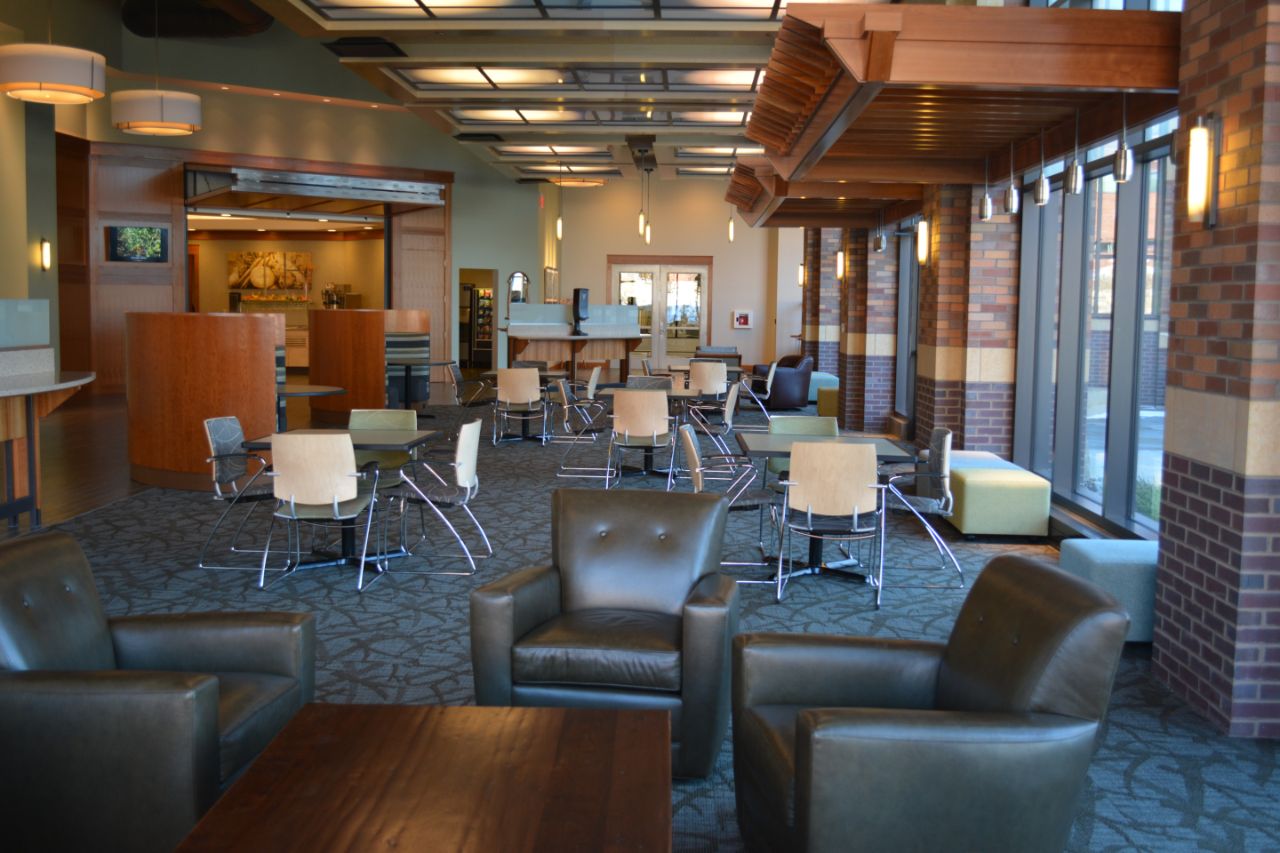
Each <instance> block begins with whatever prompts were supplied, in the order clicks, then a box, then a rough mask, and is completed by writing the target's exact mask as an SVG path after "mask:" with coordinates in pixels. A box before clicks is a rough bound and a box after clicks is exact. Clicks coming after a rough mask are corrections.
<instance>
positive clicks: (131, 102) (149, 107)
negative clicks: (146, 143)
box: [111, 89, 201, 136]
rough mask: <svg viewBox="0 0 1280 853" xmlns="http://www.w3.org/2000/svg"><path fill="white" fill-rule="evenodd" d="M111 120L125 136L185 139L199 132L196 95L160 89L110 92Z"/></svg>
mask: <svg viewBox="0 0 1280 853" xmlns="http://www.w3.org/2000/svg"><path fill="white" fill-rule="evenodd" d="M111 121H112V123H113V124H115V126H116V127H118V128H120V129H121V130H123V131H124V132H125V133H138V134H143V135H145V136H186V135H187V134H191V133H195V132H196V131H197V130H199V129H200V121H201V111H200V96H199V95H193V94H191V93H190V92H169V91H165V90H162V89H129V90H126V91H124V92H112V93H111Z"/></svg>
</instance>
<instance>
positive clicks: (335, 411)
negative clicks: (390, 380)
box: [308, 308, 431, 426]
mask: <svg viewBox="0 0 1280 853" xmlns="http://www.w3.org/2000/svg"><path fill="white" fill-rule="evenodd" d="M310 328H311V341H310V347H311V351H310V360H311V366H310V368H309V371H308V376H309V378H310V381H311V383H312V384H313V385H336V386H337V387H339V388H345V389H347V393H345V394H342V395H339V396H334V397H316V398H314V399H313V400H312V401H311V419H312V420H314V421H324V422H326V423H333V424H341V425H344V426H345V425H346V423H347V419H348V418H349V417H350V416H351V410H352V409H382V408H385V407H386V405H387V335H388V334H421V335H429V334H430V333H431V316H430V313H429V312H427V311H423V310H419V309H414V308H391V309H386V310H383V309H378V308H352V309H341V308H339V309H322V310H313V311H312V312H311V322H310Z"/></svg>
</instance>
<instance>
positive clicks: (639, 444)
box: [604, 388, 676, 489]
mask: <svg viewBox="0 0 1280 853" xmlns="http://www.w3.org/2000/svg"><path fill="white" fill-rule="evenodd" d="M668 408H669V406H668V403H667V392H666V391H659V390H648V389H631V388H622V389H619V390H618V391H616V392H615V393H614V395H613V432H612V434H610V436H609V455H608V457H607V458H606V465H607V470H606V471H605V478H604V487H605V488H606V489H608V488H612V486H613V483H614V481H615V480H618V479H621V477H622V461H621V458H620V457H621V455H622V452H623V451H624V450H640V451H643V452H644V454H645V458H646V460H652V459H653V457H654V456H655V455H656V454H657V453H658V451H666V452H667V454H668V456H669V457H670V458H669V459H668V465H667V488H668V489H670V488H671V478H672V477H673V476H674V473H675V462H676V439H675V433H674V432H673V431H672V425H671V416H670V415H669V414H668ZM615 456H617V457H619V459H618V461H617V464H616V465H615V463H614V458H615Z"/></svg>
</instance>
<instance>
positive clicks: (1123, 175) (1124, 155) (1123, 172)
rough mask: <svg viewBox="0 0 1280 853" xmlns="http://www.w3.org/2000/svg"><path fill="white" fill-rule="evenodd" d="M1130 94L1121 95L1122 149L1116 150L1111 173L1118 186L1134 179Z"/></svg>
mask: <svg viewBox="0 0 1280 853" xmlns="http://www.w3.org/2000/svg"><path fill="white" fill-rule="evenodd" d="M1128 98H1129V96H1128V94H1126V93H1125V92H1121V93H1120V147H1119V148H1117V149H1116V157H1115V160H1114V161H1113V164H1112V167H1111V172H1112V176H1113V177H1114V178H1115V179H1116V183H1117V184H1126V183H1128V182H1129V179H1130V178H1132V177H1133V149H1132V148H1130V147H1129V102H1128Z"/></svg>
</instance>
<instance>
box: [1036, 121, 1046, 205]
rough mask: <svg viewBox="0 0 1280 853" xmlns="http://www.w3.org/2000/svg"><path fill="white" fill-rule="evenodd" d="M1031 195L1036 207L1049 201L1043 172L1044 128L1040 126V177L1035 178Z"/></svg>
mask: <svg viewBox="0 0 1280 853" xmlns="http://www.w3.org/2000/svg"><path fill="white" fill-rule="evenodd" d="M1033 197H1034V198H1035V200H1036V207H1044V206H1045V205H1046V204H1048V203H1049V179H1048V178H1047V177H1046V176H1045V173H1044V128H1040V177H1038V178H1036V185H1035V191H1034V194H1033Z"/></svg>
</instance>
